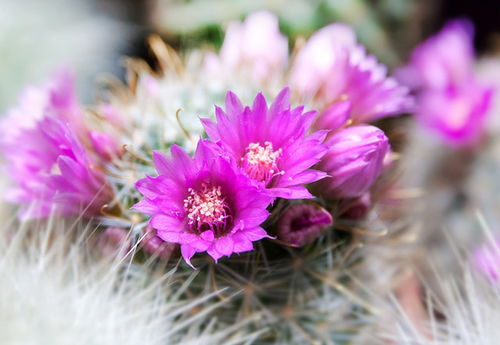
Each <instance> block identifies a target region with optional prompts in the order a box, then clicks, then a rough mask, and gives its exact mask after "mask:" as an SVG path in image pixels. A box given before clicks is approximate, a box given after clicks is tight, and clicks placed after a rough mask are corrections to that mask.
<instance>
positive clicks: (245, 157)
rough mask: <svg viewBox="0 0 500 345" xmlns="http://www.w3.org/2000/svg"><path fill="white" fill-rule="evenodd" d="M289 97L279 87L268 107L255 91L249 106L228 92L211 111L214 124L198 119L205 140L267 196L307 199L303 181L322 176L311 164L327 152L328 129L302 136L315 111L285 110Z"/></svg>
mask: <svg viewBox="0 0 500 345" xmlns="http://www.w3.org/2000/svg"><path fill="white" fill-rule="evenodd" d="M289 95H290V92H289V90H288V89H284V90H282V91H281V92H280V94H279V95H278V96H277V98H276V100H275V101H274V103H273V104H272V105H271V106H270V108H268V106H267V103H266V100H265V99H264V96H262V94H258V95H257V97H255V100H254V103H253V105H252V107H251V108H250V107H243V105H242V104H241V103H240V101H239V99H238V98H237V96H236V95H235V94H233V93H232V92H228V94H227V97H226V111H225V112H224V111H223V110H222V109H220V108H219V107H216V109H215V112H216V118H217V123H216V124H214V123H213V122H212V121H210V120H208V119H202V121H203V124H204V126H205V130H206V132H207V134H208V136H209V138H210V139H211V140H212V141H214V142H216V143H218V144H219V145H221V146H222V147H223V148H224V150H225V151H226V152H227V153H228V154H229V156H230V157H231V159H232V160H233V161H234V163H235V164H236V165H238V166H239V167H240V168H241V169H242V170H243V171H244V172H245V173H246V175H247V176H249V177H250V178H251V179H252V180H253V181H254V183H255V184H256V185H258V186H259V187H260V188H263V189H265V190H266V191H267V193H268V194H269V195H271V196H273V197H281V198H286V199H303V198H312V195H311V193H309V192H308V191H307V189H306V187H305V185H306V184H308V183H312V182H315V181H318V180H319V179H321V178H323V177H324V176H325V173H324V172H321V171H318V170H313V169H310V167H311V166H313V165H314V164H316V163H317V162H319V160H320V159H321V157H322V156H323V155H324V154H325V152H326V150H327V147H326V146H325V145H323V144H322V142H323V140H324V138H325V136H326V134H327V131H317V132H314V133H312V134H310V135H307V133H308V131H309V129H310V127H311V123H312V121H313V120H314V116H315V112H307V113H303V109H304V107H302V106H301V107H297V108H294V109H290V101H289Z"/></svg>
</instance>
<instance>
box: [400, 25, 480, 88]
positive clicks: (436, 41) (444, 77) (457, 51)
mask: <svg viewBox="0 0 500 345" xmlns="http://www.w3.org/2000/svg"><path fill="white" fill-rule="evenodd" d="M472 39H473V28H472V25H471V23H470V22H468V21H466V20H453V21H450V22H448V23H447V24H446V26H445V27H444V28H443V29H442V30H441V31H440V32H438V33H437V34H436V35H434V36H432V37H430V38H429V39H427V40H426V41H425V42H423V43H422V44H420V45H419V46H418V47H416V48H415V49H414V51H413V52H412V55H411V57H410V62H409V64H408V66H406V67H404V68H402V69H401V70H400V71H398V78H399V79H401V80H402V81H403V82H404V83H405V84H407V85H408V86H411V87H412V88H415V89H418V88H424V89H428V88H431V89H446V88H448V87H449V85H450V84H452V85H462V84H464V83H468V82H469V81H470V80H471V79H473V66H474V47H473V44H472Z"/></svg>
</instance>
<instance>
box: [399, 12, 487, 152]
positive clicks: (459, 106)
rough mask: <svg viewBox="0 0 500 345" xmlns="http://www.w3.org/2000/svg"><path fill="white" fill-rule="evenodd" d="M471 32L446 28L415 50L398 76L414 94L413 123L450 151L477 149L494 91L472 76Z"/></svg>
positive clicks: (463, 26) (461, 24) (465, 26)
mask: <svg viewBox="0 0 500 345" xmlns="http://www.w3.org/2000/svg"><path fill="white" fill-rule="evenodd" d="M472 39H473V33H472V26H471V24H470V23H469V22H467V21H462V20H456V21H452V22H449V23H448V24H447V25H446V26H445V27H444V29H442V30H441V31H440V32H439V33H437V34H436V35H435V36H433V37H431V38H429V39H428V40H427V41H425V42H424V43H422V44H421V45H420V46H418V47H417V48H415V50H414V52H413V54H412V56H411V59H410V63H409V64H408V66H407V67H404V68H403V69H402V70H401V72H400V76H401V79H402V80H403V81H406V83H407V84H408V85H410V86H412V87H413V88H415V89H416V91H417V100H418V102H417V107H416V110H415V115H416V119H417V121H419V122H420V124H421V125H422V126H423V127H424V128H426V129H427V130H429V131H430V132H431V133H433V134H435V135H436V136H437V137H439V138H440V139H441V140H442V141H443V142H444V143H446V144H448V145H449V146H452V147H470V146H474V145H475V144H477V143H478V142H479V141H480V140H481V138H482V136H483V134H484V132H485V122H486V118H487V116H488V112H489V110H490V105H491V98H492V95H493V89H492V88H490V87H486V86H484V85H481V84H479V83H478V82H477V81H476V77H475V75H474V48H473V42H472Z"/></svg>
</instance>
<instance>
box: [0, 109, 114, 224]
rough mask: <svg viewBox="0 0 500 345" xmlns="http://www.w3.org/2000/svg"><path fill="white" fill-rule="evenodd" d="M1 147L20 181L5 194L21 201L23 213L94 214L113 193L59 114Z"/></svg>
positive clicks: (35, 215) (10, 171)
mask: <svg viewBox="0 0 500 345" xmlns="http://www.w3.org/2000/svg"><path fill="white" fill-rule="evenodd" d="M2 130H4V131H8V130H9V128H2ZM2 150H3V153H4V156H5V158H6V160H7V168H6V169H7V172H8V174H9V175H10V176H11V178H12V179H13V180H14V181H15V183H16V186H15V187H13V188H11V189H9V190H8V191H7V193H6V198H7V200H9V201H11V202H14V203H19V204H21V216H22V217H23V218H40V217H42V218H43V217H47V216H49V215H50V214H51V213H52V212H57V213H60V214H61V215H63V216H69V215H77V214H82V215H84V216H88V217H90V216H93V215H96V214H98V213H99V210H100V208H101V206H102V205H103V204H104V203H105V202H107V201H108V200H109V198H110V193H111V192H110V190H109V188H107V187H106V185H105V181H104V177H103V175H102V174H101V173H100V172H99V171H97V170H95V169H93V168H92V161H91V159H90V157H89V156H88V154H87V152H86V151H85V149H84V147H83V146H82V145H81V144H80V142H79V141H78V138H77V137H76V135H75V134H74V133H73V131H72V129H71V128H70V127H69V126H68V125H66V124H64V123H62V122H61V121H60V120H57V119H54V118H52V117H50V116H47V117H45V118H43V119H42V120H40V121H38V122H37V123H36V124H35V127H34V128H30V129H24V130H22V131H20V132H19V133H18V135H17V136H16V138H15V140H13V141H12V142H11V143H9V144H4V145H2Z"/></svg>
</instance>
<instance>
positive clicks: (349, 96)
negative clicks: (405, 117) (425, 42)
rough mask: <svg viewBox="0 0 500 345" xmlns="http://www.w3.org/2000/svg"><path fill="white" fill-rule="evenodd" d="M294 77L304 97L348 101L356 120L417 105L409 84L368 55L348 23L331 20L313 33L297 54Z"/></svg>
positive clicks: (324, 103) (325, 103)
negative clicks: (404, 84)
mask: <svg viewBox="0 0 500 345" xmlns="http://www.w3.org/2000/svg"><path fill="white" fill-rule="evenodd" d="M290 80H291V86H292V89H293V90H294V91H295V92H297V93H298V94H300V95H301V96H302V98H304V99H310V98H313V99H315V100H316V101H318V102H319V103H320V104H321V105H322V106H329V105H331V104H333V103H336V102H340V101H349V102H350V103H351V106H352V109H351V118H352V119H353V121H355V122H357V123H360V122H370V121H373V120H376V119H379V118H382V117H386V116H393V115H399V114H401V113H404V112H407V111H409V110H410V109H411V108H412V106H413V101H412V99H411V97H410V96H409V90H408V89H407V87H405V86H402V85H399V84H398V83H397V82H396V81H395V80H394V79H393V78H390V77H388V76H387V68H386V67H385V66H383V65H381V64H379V63H378V62H377V60H376V58H375V57H374V56H372V55H367V53H366V51H365V48H364V47H363V46H361V45H359V44H358V43H357V42H356V35H355V33H354V31H353V30H352V29H351V28H350V27H349V26H347V25H344V24H331V25H328V26H326V27H324V28H322V29H320V30H318V31H317V32H316V33H314V34H313V35H312V36H311V38H310V39H309V41H308V42H307V44H306V45H305V46H304V48H302V50H301V51H300V52H299V54H298V55H297V59H296V61H295V64H294V65H293V66H292V71H291V77H290Z"/></svg>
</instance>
